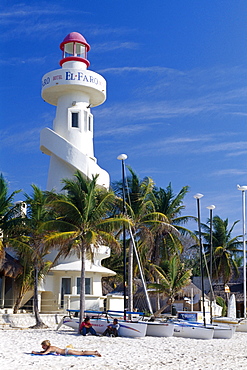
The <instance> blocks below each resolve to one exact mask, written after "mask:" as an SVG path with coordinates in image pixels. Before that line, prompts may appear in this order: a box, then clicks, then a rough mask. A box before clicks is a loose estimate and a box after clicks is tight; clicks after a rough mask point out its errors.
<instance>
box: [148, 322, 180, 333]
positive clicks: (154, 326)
mask: <svg viewBox="0 0 247 370" xmlns="http://www.w3.org/2000/svg"><path fill="white" fill-rule="evenodd" d="M173 332H174V324H172V323H162V322H147V333H146V335H147V336H151V337H172V336H173Z"/></svg>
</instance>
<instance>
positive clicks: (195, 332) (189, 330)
mask: <svg viewBox="0 0 247 370" xmlns="http://www.w3.org/2000/svg"><path fill="white" fill-rule="evenodd" d="M173 335H174V336H175V337H183V338H193V339H212V338H213V335H214V329H213V328H207V327H204V326H197V325H195V326H192V325H187V324H175V326H174V334H173Z"/></svg>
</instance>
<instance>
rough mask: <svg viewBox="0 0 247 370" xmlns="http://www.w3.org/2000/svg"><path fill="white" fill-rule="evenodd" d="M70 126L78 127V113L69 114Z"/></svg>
mask: <svg viewBox="0 0 247 370" xmlns="http://www.w3.org/2000/svg"><path fill="white" fill-rule="evenodd" d="M71 126H72V127H79V113H78V112H72V113H71Z"/></svg>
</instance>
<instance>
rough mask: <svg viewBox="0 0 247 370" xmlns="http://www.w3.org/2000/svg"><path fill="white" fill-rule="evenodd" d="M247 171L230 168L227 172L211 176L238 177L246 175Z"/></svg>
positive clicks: (220, 171) (216, 172)
mask: <svg viewBox="0 0 247 370" xmlns="http://www.w3.org/2000/svg"><path fill="white" fill-rule="evenodd" d="M246 174H247V171H243V170H240V169H237V168H228V169H225V170H219V171H215V172H213V173H211V176H223V175H224V176H225V175H226V176H236V175H246Z"/></svg>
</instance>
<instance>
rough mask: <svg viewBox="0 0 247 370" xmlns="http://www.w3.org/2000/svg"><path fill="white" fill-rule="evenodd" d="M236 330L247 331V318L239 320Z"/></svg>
mask: <svg viewBox="0 0 247 370" xmlns="http://www.w3.org/2000/svg"><path fill="white" fill-rule="evenodd" d="M236 331H241V332H247V319H243V320H241V319H240V321H239V325H238V326H237V328H236Z"/></svg>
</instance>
